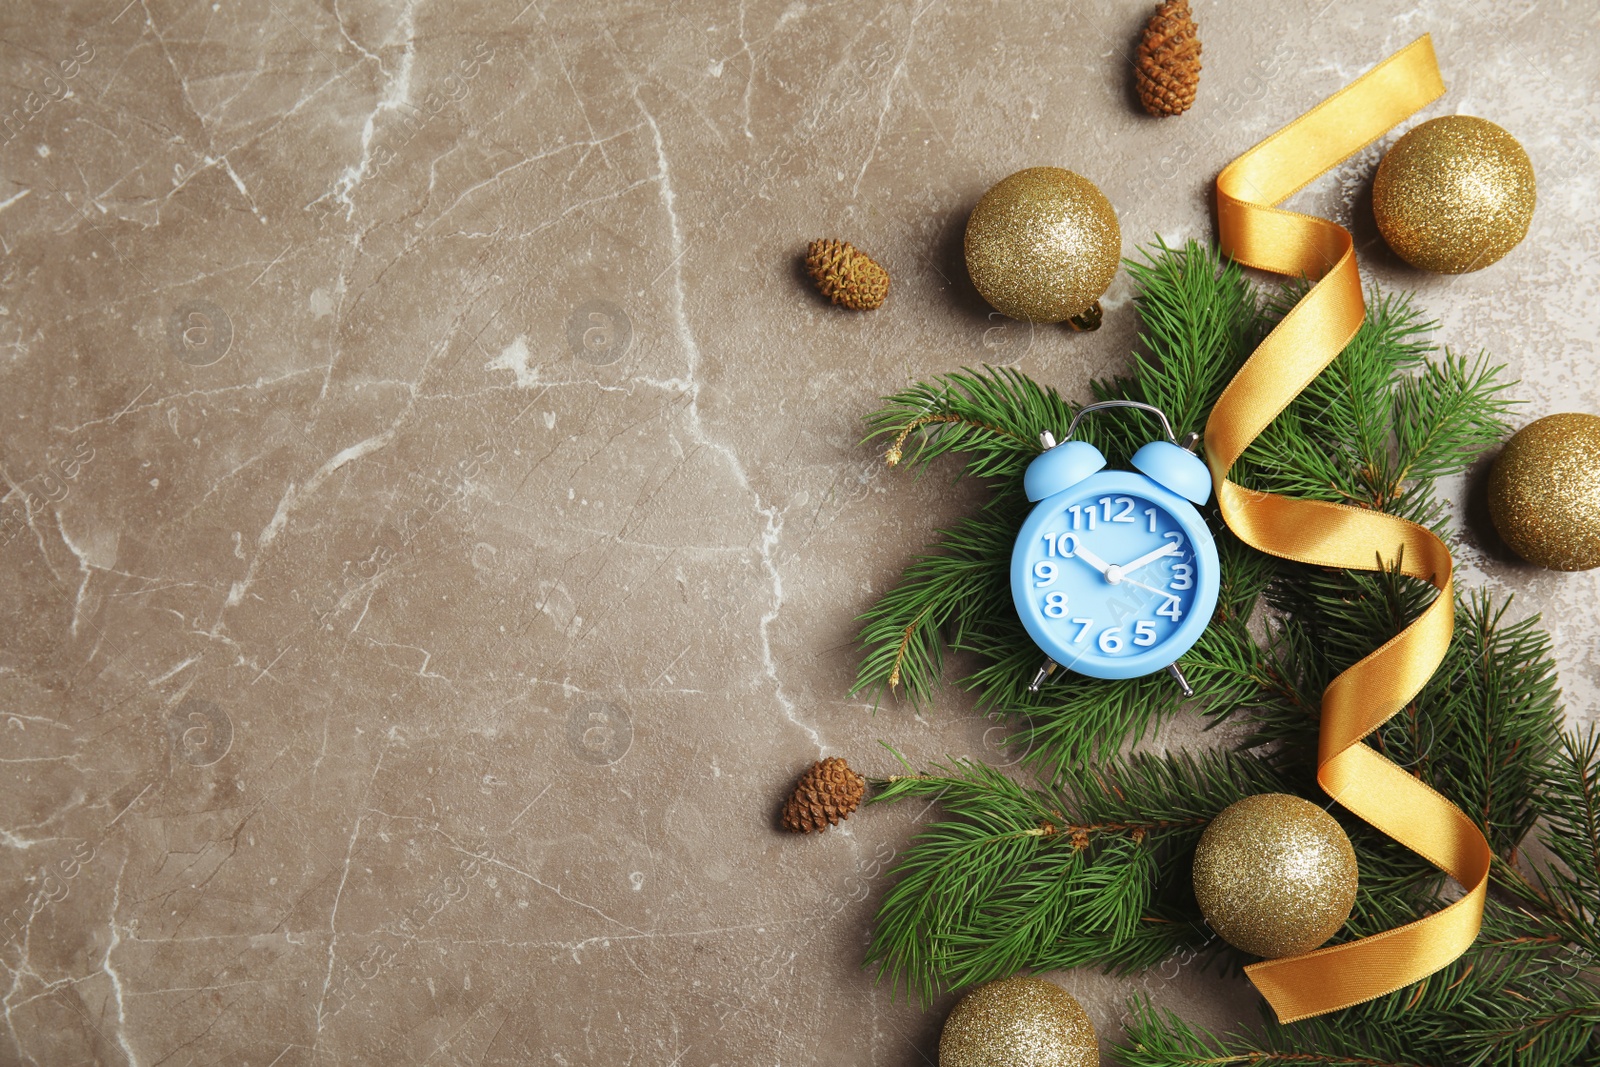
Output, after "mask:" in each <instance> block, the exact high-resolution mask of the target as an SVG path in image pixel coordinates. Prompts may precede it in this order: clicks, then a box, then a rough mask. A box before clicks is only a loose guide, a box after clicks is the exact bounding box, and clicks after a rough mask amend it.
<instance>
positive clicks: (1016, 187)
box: [966, 167, 1122, 323]
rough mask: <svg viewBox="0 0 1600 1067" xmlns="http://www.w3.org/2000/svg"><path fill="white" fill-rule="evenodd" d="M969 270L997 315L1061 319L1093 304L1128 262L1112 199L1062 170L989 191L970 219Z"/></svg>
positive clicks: (1019, 177) (1041, 171)
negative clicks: (1124, 257) (1124, 256)
mask: <svg viewBox="0 0 1600 1067" xmlns="http://www.w3.org/2000/svg"><path fill="white" fill-rule="evenodd" d="M966 250H967V273H969V274H970V275H972V284H973V285H975V286H977V287H978V292H980V293H982V294H983V298H984V299H985V300H987V301H988V302H989V303H990V304H992V305H994V308H995V310H996V311H999V312H1000V313H1002V314H1005V315H1009V316H1011V317H1012V318H1014V319H1022V320H1024V321H1026V322H1041V323H1047V322H1060V321H1062V320H1063V319H1070V318H1073V317H1074V316H1078V315H1082V314H1083V313H1084V312H1086V311H1089V310H1090V309H1091V308H1093V307H1094V305H1095V302H1096V301H1098V300H1099V299H1100V294H1102V293H1104V292H1105V291H1106V286H1108V285H1110V284H1111V278H1112V276H1113V275H1115V274H1116V273H1117V264H1118V263H1119V262H1120V261H1121V259H1122V228H1121V227H1120V226H1119V225H1118V224H1117V213H1116V211H1114V210H1113V209H1112V207H1111V201H1109V200H1107V199H1106V198H1105V194H1104V193H1102V192H1100V190H1099V189H1097V188H1096V187H1095V184H1094V183H1093V182H1091V181H1090V180H1089V179H1087V178H1085V177H1083V176H1081V175H1078V174H1074V173H1073V172H1072V171H1070V170H1064V169H1062V168H1061V167H1029V168H1028V169H1027V170H1019V171H1017V172H1016V173H1015V174H1013V175H1011V176H1010V177H1009V178H1003V179H1001V180H1000V181H999V182H997V183H996V184H995V185H994V186H993V187H992V188H990V190H989V191H988V192H986V193H984V194H983V199H981V200H979V201H978V206H977V207H975V208H973V209H972V216H971V217H970V218H969V219H967V240H966Z"/></svg>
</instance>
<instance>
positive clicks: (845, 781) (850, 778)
mask: <svg viewBox="0 0 1600 1067" xmlns="http://www.w3.org/2000/svg"><path fill="white" fill-rule="evenodd" d="M866 794H867V780H866V779H865V778H863V777H861V775H859V774H857V773H856V772H855V771H852V770H851V769H850V764H848V763H846V762H845V761H844V760H842V759H840V758H839V757H838V756H829V757H828V758H827V759H823V760H818V761H817V762H815V763H813V764H812V765H811V769H810V770H808V771H806V773H805V774H802V775H801V776H800V783H799V784H798V785H796V786H795V787H794V792H793V793H792V794H791V795H790V796H789V799H788V800H787V801H785V802H784V805H783V828H784V829H785V830H789V831H791V832H793V833H797V834H809V833H810V832H811V831H813V830H826V829H827V828H828V827H830V826H837V825H838V824H839V823H842V822H844V821H845V820H846V819H848V818H849V817H850V813H851V812H852V811H855V810H856V809H857V808H859V807H860V806H861V798H862V797H864V796H866Z"/></svg>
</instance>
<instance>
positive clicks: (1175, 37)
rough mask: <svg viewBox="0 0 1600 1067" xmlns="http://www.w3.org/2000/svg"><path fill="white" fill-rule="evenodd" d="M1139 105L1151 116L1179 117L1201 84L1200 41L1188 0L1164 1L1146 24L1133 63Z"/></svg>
mask: <svg viewBox="0 0 1600 1067" xmlns="http://www.w3.org/2000/svg"><path fill="white" fill-rule="evenodd" d="M1133 75H1134V81H1135V82H1136V83H1137V85H1138V88H1139V102H1140V103H1141V104H1143V105H1144V109H1145V110H1146V111H1148V112H1150V114H1152V115H1181V114H1183V113H1184V112H1185V111H1188V110H1189V108H1190V107H1192V106H1193V105H1194V94H1195V90H1196V89H1197V88H1198V87H1199V85H1200V38H1199V37H1198V36H1196V30H1195V24H1194V19H1193V18H1192V17H1191V16H1190V14H1189V0H1165V2H1164V3H1162V5H1161V6H1160V7H1159V8H1157V9H1156V13H1155V14H1154V15H1151V16H1150V21H1149V22H1148V23H1146V24H1145V27H1144V36H1143V37H1142V38H1140V40H1139V55H1138V58H1137V59H1135V60H1134V64H1133Z"/></svg>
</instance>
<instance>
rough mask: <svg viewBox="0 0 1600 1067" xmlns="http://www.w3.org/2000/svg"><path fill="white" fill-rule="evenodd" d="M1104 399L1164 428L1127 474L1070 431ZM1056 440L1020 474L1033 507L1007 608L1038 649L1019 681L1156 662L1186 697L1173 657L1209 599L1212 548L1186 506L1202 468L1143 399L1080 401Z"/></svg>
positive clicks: (1206, 474) (1213, 584)
mask: <svg viewBox="0 0 1600 1067" xmlns="http://www.w3.org/2000/svg"><path fill="white" fill-rule="evenodd" d="M1114 407H1132V408H1139V409H1142V410H1145V411H1148V412H1151V413H1153V414H1154V415H1156V416H1157V417H1158V418H1159V419H1160V420H1161V425H1162V427H1163V428H1164V429H1165V430H1166V435H1167V440H1165V441H1160V440H1157V441H1151V442H1149V443H1148V444H1146V445H1144V446H1143V447H1142V448H1140V449H1139V450H1138V451H1137V452H1135V453H1134V455H1133V460H1132V463H1133V466H1134V467H1135V468H1136V469H1135V470H1132V471H1108V470H1105V469H1104V468H1105V465H1106V458H1105V456H1103V455H1102V454H1101V453H1100V450H1099V449H1098V448H1095V447H1094V446H1093V445H1091V444H1089V443H1088V442H1087V441H1074V440H1072V439H1071V438H1072V434H1073V431H1075V430H1076V429H1077V426H1078V420H1079V419H1081V418H1083V417H1084V416H1085V415H1087V414H1089V413H1090V412H1093V411H1100V410H1103V409H1106V408H1114ZM1066 436H1067V440H1065V441H1063V442H1062V443H1061V444H1056V442H1055V440H1054V438H1053V437H1051V435H1050V434H1049V433H1044V434H1041V435H1040V439H1041V441H1042V442H1043V444H1044V446H1045V451H1044V452H1043V453H1041V454H1040V455H1039V456H1038V457H1037V458H1035V459H1034V461H1033V462H1032V463H1030V464H1029V465H1028V470H1027V473H1026V474H1025V475H1024V476H1023V488H1024V489H1025V490H1026V492H1027V494H1028V499H1029V500H1032V501H1037V504H1036V506H1035V507H1034V509H1033V511H1032V512H1031V513H1029V515H1028V518H1027V519H1026V521H1024V522H1023V524H1022V529H1021V531H1020V532H1019V533H1018V534H1017V544H1016V548H1015V549H1013V551H1012V553H1011V595H1012V598H1013V599H1014V600H1015V602H1016V607H1017V614H1018V615H1020V616H1021V617H1022V625H1023V626H1024V627H1026V628H1027V631H1028V634H1029V636H1031V637H1032V638H1033V640H1034V641H1035V642H1036V643H1037V644H1038V646H1039V647H1040V648H1041V649H1043V650H1044V652H1045V654H1046V655H1047V656H1048V657H1049V658H1048V659H1046V660H1045V663H1044V666H1043V667H1041V668H1040V669H1039V673H1038V674H1037V675H1036V676H1035V677H1034V679H1033V683H1032V684H1031V685H1030V686H1029V688H1030V689H1031V690H1034V691H1037V690H1038V688H1039V686H1040V685H1041V684H1042V683H1043V682H1044V680H1045V679H1046V678H1048V677H1049V676H1050V675H1051V674H1052V673H1053V672H1054V671H1055V669H1056V668H1057V667H1058V666H1059V667H1065V668H1067V669H1069V670H1073V671H1077V672H1078V673H1079V674H1085V675H1088V676H1089V677H1091V678H1134V677H1137V676H1139V675H1142V674H1150V673H1151V672H1153V671H1159V670H1161V669H1162V668H1166V670H1167V671H1168V672H1169V673H1170V674H1171V675H1172V676H1173V678H1174V679H1176V681H1177V682H1178V684H1179V685H1180V686H1182V687H1183V691H1184V694H1185V695H1186V696H1187V695H1192V694H1193V692H1194V691H1193V689H1191V688H1190V686H1189V683H1188V682H1187V681H1186V680H1185V679H1184V677H1183V674H1182V672H1180V671H1179V670H1178V668H1177V665H1176V661H1177V659H1178V657H1179V656H1181V655H1183V654H1184V653H1185V652H1187V651H1189V649H1190V648H1192V647H1193V646H1194V643H1195V642H1196V641H1198V640H1199V639H1200V634H1201V633H1202V632H1203V631H1204V630H1205V628H1206V625H1207V624H1208V623H1209V622H1210V621H1211V613H1212V611H1213V610H1214V609H1215V608H1216V606H1217V589H1218V587H1219V585H1220V573H1219V568H1218V565H1217V546H1216V542H1215V541H1213V540H1212V537H1211V531H1210V530H1209V529H1207V528H1206V523H1205V520H1204V519H1203V518H1201V517H1200V512H1199V510H1198V509H1197V508H1196V507H1195V505H1197V504H1204V503H1205V502H1206V501H1207V500H1208V499H1209V498H1210V496H1211V473H1210V471H1208V470H1207V469H1206V465H1205V463H1204V462H1203V461H1202V460H1201V459H1200V457H1199V456H1197V455H1195V454H1194V452H1192V451H1190V450H1189V449H1187V448H1184V447H1181V446H1180V445H1178V444H1177V441H1176V439H1175V438H1174V437H1173V434H1172V426H1171V424H1170V423H1168V421H1167V417H1166V415H1165V414H1164V413H1163V412H1162V411H1161V410H1160V409H1159V408H1156V407H1153V406H1151V405H1149V404H1141V403H1138V402H1136V401H1131V400H1112V401H1106V402H1104V403H1099V404H1090V405H1088V406H1087V407H1085V408H1083V409H1082V410H1080V411H1079V412H1078V414H1077V417H1075V418H1074V419H1073V420H1072V424H1071V425H1070V426H1068V427H1067V434H1066Z"/></svg>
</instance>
